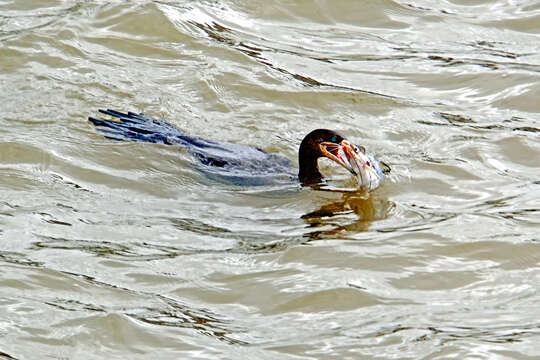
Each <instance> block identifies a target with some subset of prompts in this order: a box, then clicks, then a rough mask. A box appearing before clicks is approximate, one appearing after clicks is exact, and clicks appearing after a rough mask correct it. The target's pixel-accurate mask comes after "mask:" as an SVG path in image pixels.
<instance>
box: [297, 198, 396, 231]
mask: <svg viewBox="0 0 540 360" xmlns="http://www.w3.org/2000/svg"><path fill="white" fill-rule="evenodd" d="M393 207H394V204H393V203H392V202H390V201H388V200H387V199H384V198H380V197H377V196H373V195H371V196H370V194H366V193H365V192H363V191H359V192H344V193H342V195H341V198H340V200H338V201H334V202H331V203H329V204H325V205H323V206H321V207H320V208H319V209H317V210H315V211H311V212H309V213H307V214H305V215H302V217H301V218H302V219H304V220H305V221H306V222H307V224H308V226H309V227H310V228H315V229H317V228H323V229H322V230H315V231H312V232H309V233H308V234H306V236H307V237H309V238H310V239H312V240H319V239H323V238H326V237H336V236H339V235H340V234H343V233H349V232H352V233H358V232H363V231H366V230H368V228H369V227H370V225H371V224H372V223H373V221H376V220H382V219H386V218H387V217H388V214H389V213H390V211H391V210H392V208H393Z"/></svg>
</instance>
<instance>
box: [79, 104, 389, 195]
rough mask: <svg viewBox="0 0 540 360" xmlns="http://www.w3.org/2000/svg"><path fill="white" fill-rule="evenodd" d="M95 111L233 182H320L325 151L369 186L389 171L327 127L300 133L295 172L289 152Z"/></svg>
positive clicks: (102, 126) (117, 132)
mask: <svg viewBox="0 0 540 360" xmlns="http://www.w3.org/2000/svg"><path fill="white" fill-rule="evenodd" d="M100 112H101V113H103V114H106V115H110V116H112V117H114V118H115V120H102V119H96V118H93V117H90V118H89V120H90V121H91V122H92V123H93V124H94V125H96V126H97V127H98V131H100V132H101V133H103V134H104V135H105V136H106V137H108V138H111V139H115V140H128V141H142V142H151V143H158V144H167V145H180V146H184V147H185V148H186V149H187V150H188V151H189V152H190V153H191V154H192V155H193V156H194V157H195V158H196V159H197V160H199V162H200V164H201V166H200V170H201V171H202V172H204V173H205V174H206V175H207V176H208V177H210V178H213V179H216V180H225V181H227V182H231V183H234V184H238V185H248V186H252V185H268V184H275V183H282V182H294V181H298V180H300V182H301V183H302V184H306V185H309V184H316V183H319V182H321V180H322V175H321V173H320V172H319V169H318V165H317V160H318V158H320V157H328V158H330V159H332V160H334V161H335V162H337V163H339V164H340V165H342V166H343V167H345V168H347V169H348V170H349V171H350V172H351V173H353V174H355V175H356V176H357V178H358V180H359V185H360V186H361V187H365V188H367V189H368V190H372V189H374V188H376V187H378V186H379V185H380V183H381V181H382V179H383V178H384V173H385V172H387V171H389V168H388V167H387V166H386V165H385V164H384V163H379V162H378V161H377V160H376V159H375V158H373V157H368V156H366V155H365V151H361V152H360V151H359V149H363V148H358V147H356V146H355V145H353V144H352V143H350V142H348V141H347V140H345V139H344V138H343V137H342V136H341V135H339V134H337V133H336V132H334V131H332V130H325V129H318V130H314V131H312V132H311V133H309V134H308V135H307V136H306V137H305V138H304V140H303V141H302V143H301V144H300V149H299V166H300V169H299V172H298V170H296V169H295V168H294V166H293V165H292V163H291V161H290V160H289V159H288V158H286V157H285V156H282V155H279V154H269V153H266V152H264V151H262V150H261V149H258V148H255V147H251V146H246V145H239V144H233V143H226V142H217V141H212V140H207V139H203V138H200V137H197V136H191V135H187V134H185V133H183V132H182V131H180V130H179V129H178V128H177V127H175V126H174V125H172V124H170V123H168V122H166V121H165V120H162V119H155V118H152V117H150V116H147V115H145V114H136V113H132V112H128V113H127V114H124V113H121V112H118V111H114V110H100ZM366 159H367V160H366ZM366 162H367V163H366ZM372 163H373V165H372Z"/></svg>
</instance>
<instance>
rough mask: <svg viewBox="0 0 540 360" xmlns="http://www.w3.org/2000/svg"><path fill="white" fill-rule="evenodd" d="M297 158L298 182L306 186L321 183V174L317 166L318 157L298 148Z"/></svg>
mask: <svg viewBox="0 0 540 360" xmlns="http://www.w3.org/2000/svg"><path fill="white" fill-rule="evenodd" d="M298 156H299V158H298V160H299V161H298V165H299V168H300V171H299V172H298V179H299V180H300V182H301V183H302V184H306V185H307V184H317V183H319V182H321V180H322V174H321V172H320V171H319V165H318V164H317V159H318V157H317V156H314V155H313V153H310V152H309V151H305V149H302V148H300V151H299V153H298Z"/></svg>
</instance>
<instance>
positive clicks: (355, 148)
mask: <svg viewBox="0 0 540 360" xmlns="http://www.w3.org/2000/svg"><path fill="white" fill-rule="evenodd" d="M359 151H360V150H358V148H357V147H356V146H355V147H354V152H355V153H357V154H358V152H359Z"/></svg>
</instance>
